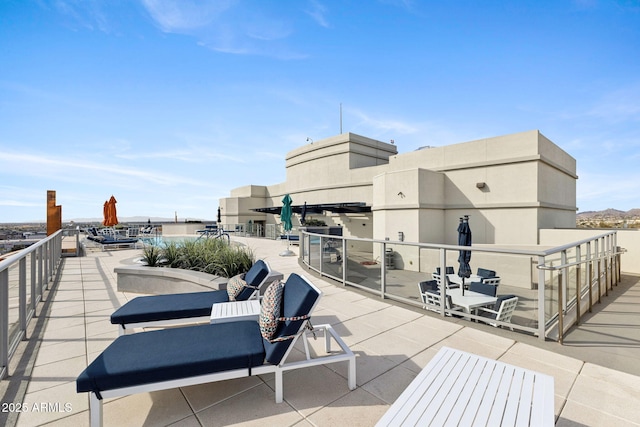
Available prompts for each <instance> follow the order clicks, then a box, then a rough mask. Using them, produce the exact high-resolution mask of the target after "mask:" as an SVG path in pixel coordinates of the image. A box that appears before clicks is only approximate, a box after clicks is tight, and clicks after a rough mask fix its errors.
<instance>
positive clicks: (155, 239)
mask: <svg viewBox="0 0 640 427" xmlns="http://www.w3.org/2000/svg"><path fill="white" fill-rule="evenodd" d="M199 237H200V236H152V237H141V238H140V240H141V241H142V242H143V243H144V244H145V245H155V246H166V245H167V244H169V243H182V242H194V241H196V240H198V238H199Z"/></svg>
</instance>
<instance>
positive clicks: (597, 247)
mask: <svg viewBox="0 0 640 427" xmlns="http://www.w3.org/2000/svg"><path fill="white" fill-rule="evenodd" d="M594 243H595V245H596V248H595V249H596V251H595V254H596V267H597V268H596V273H597V274H598V304H600V303H602V299H601V298H602V286H601V285H602V271H601V269H600V248H599V240H598V239H596V240H594Z"/></svg>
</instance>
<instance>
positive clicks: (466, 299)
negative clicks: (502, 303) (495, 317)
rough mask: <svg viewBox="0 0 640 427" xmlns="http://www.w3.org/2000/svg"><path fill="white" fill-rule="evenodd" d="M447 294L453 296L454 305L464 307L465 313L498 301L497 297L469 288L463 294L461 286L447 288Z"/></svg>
mask: <svg viewBox="0 0 640 427" xmlns="http://www.w3.org/2000/svg"><path fill="white" fill-rule="evenodd" d="M447 295H450V296H451V302H452V303H453V305H457V306H459V307H462V308H463V309H464V311H465V313H471V310H474V311H475V310H476V309H477V308H478V307H486V306H489V305H493V304H495V303H496V301H498V298H496V297H492V296H490V295H485V294H481V293H479V292H472V291H468V290H467V291H464V295H462V290H461V289H460V288H454V289H447Z"/></svg>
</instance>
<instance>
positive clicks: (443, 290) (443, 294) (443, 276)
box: [440, 248, 447, 317]
mask: <svg viewBox="0 0 640 427" xmlns="http://www.w3.org/2000/svg"><path fill="white" fill-rule="evenodd" d="M446 301H447V251H446V249H444V248H440V315H441V316H442V317H445V315H446V313H445V311H444V310H445V307H446Z"/></svg>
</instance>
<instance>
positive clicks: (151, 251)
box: [142, 245, 162, 267]
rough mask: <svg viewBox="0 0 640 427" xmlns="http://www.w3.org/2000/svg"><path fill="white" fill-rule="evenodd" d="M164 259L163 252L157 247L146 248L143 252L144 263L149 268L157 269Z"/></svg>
mask: <svg viewBox="0 0 640 427" xmlns="http://www.w3.org/2000/svg"><path fill="white" fill-rule="evenodd" d="M161 258H162V250H161V249H160V248H159V247H158V246H156V245H149V246H145V247H144V249H143V250H142V261H144V262H145V264H147V265H148V266H149V267H157V266H158V265H159V264H160V259H161Z"/></svg>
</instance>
